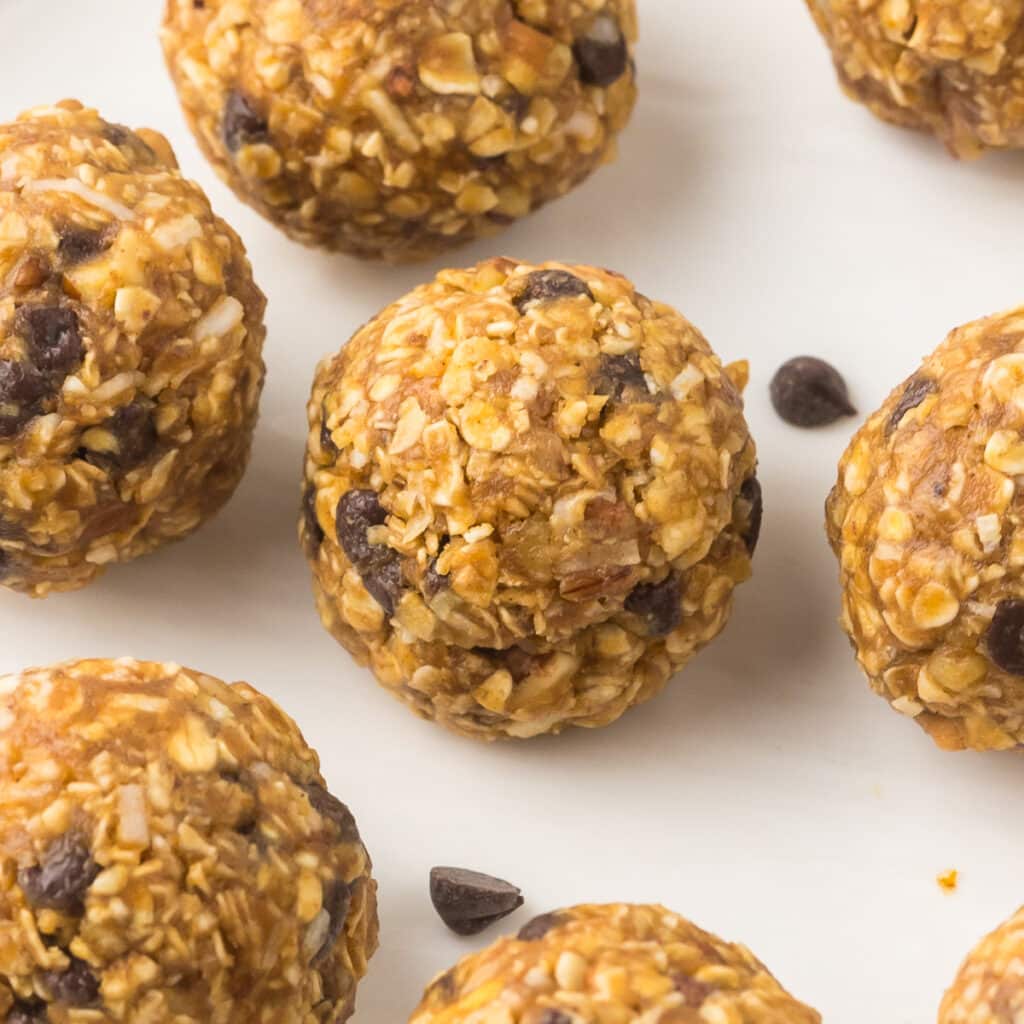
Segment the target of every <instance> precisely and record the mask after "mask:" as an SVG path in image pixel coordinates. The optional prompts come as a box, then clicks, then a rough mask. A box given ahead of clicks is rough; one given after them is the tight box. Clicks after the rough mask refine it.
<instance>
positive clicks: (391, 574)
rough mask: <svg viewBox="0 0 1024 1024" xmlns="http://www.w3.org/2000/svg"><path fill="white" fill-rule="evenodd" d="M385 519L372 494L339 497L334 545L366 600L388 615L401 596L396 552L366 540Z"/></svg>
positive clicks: (381, 506)
mask: <svg viewBox="0 0 1024 1024" xmlns="http://www.w3.org/2000/svg"><path fill="white" fill-rule="evenodd" d="M386 519H387V511H386V510H385V509H384V506H383V505H381V503H380V499H379V498H378V497H377V494H376V492H374V491H368V490H357V491H349V492H348V493H346V494H343V495H342V496H341V500H340V501H339V502H338V509H337V512H336V514H335V529H336V531H337V534H338V543H339V544H341V547H342V550H344V552H345V554H346V555H347V556H348V560H349V561H350V562H351V563H352V565H353V566H355V569H356V571H357V572H358V573H359V575H360V576H361V577H362V580H363V586H364V587H366V589H367V591H368V592H369V594H370V596H371V597H372V598H373V599H374V600H375V601H376V602H377V603H378V604H379V605H380V606H381V607H382V608H383V609H384V610H385V611H386V612H387V613H388V615H391V614H392V613H393V612H394V610H395V604H396V602H397V601H398V598H399V595H400V594H401V592H402V565H401V558H400V556H399V554H398V552H397V551H394V550H393V549H392V548H389V547H387V545H384V544H371V543H370V541H369V538H368V536H367V534H368V532H369V530H370V529H371V528H372V527H374V526H380V524H381V523H383V522H384V521H385V520H386Z"/></svg>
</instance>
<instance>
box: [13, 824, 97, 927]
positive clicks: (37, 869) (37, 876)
mask: <svg viewBox="0 0 1024 1024" xmlns="http://www.w3.org/2000/svg"><path fill="white" fill-rule="evenodd" d="M99 871H100V868H99V865H98V864H97V863H96V861H94V860H93V859H92V852H91V851H90V849H89V847H88V845H87V844H86V842H85V840H84V839H83V838H82V836H80V835H77V834H76V833H73V832H65V833H64V835H62V836H60V838H58V839H55V840H54V841H53V842H52V843H50V845H49V846H48V847H47V848H46V852H45V853H44V854H43V857H42V860H41V861H40V863H39V864H37V865H35V866H34V867H30V868H22V869H21V870H20V871H19V872H18V885H20V886H21V891H22V892H23V893H24V895H25V900H26V901H27V903H28V904H29V906H30V907H32V908H33V909H36V910H39V909H44V908H45V909H48V910H59V911H60V912H61V913H64V914H75V915H78V914H81V913H82V910H83V908H84V906H85V894H86V893H87V892H88V891H89V886H90V885H92V883H93V879H95V877H96V876H97V875H98V874H99Z"/></svg>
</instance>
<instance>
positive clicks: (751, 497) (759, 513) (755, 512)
mask: <svg viewBox="0 0 1024 1024" xmlns="http://www.w3.org/2000/svg"><path fill="white" fill-rule="evenodd" d="M740 497H741V498H742V499H743V500H744V501H745V502H747V503H748V504H749V505H750V512H749V514H748V516H747V529H746V531H745V533H744V534H743V540H744V541H745V542H746V545H747V551H749V552H750V554H753V553H754V550H755V549H756V548H757V541H758V538H759V537H760V536H761V520H762V518H763V517H764V499H763V497H762V495H761V483H760V481H759V480H758V479H757V477H756V476H750V477H747V479H746V480H744V481H743V486H742V487H740Z"/></svg>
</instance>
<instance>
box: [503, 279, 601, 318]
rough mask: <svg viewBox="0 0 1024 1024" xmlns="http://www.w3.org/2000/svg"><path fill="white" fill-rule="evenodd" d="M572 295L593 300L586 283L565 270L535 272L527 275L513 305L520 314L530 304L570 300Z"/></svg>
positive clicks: (592, 294)
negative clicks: (583, 296)
mask: <svg viewBox="0 0 1024 1024" xmlns="http://www.w3.org/2000/svg"><path fill="white" fill-rule="evenodd" d="M574 295H585V296H586V297H587V298H588V299H591V300H593V298H594V293H593V292H592V291H591V290H590V288H589V287H588V285H587V282H586V281H582V280H580V278H578V277H577V276H576V275H575V274H570V273H569V271H567V270H535V271H534V272H533V273H532V274H527V276H526V282H525V283H524V285H523V287H522V290H521V291H520V292H519V294H518V295H517V296H516V297H515V299H514V303H515V307H516V309H518V310H519V312H520V313H522V312H523V310H525V309H526V307H527V306H528V305H529V304H530V303H531V302H552V301H553V300H555V299H567V298H572V297H573V296H574Z"/></svg>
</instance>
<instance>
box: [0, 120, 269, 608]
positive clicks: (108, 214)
mask: <svg viewBox="0 0 1024 1024" xmlns="http://www.w3.org/2000/svg"><path fill="white" fill-rule="evenodd" d="M264 304H265V303H264V299H263V295H262V294H261V292H260V291H259V289H258V288H257V287H256V285H255V284H254V283H253V279H252V272H251V269H250V266H249V262H248V260H247V259H246V255H245V249H244V248H243V246H242V243H241V242H240V241H239V239H238V236H237V235H236V234H235V233H234V232H233V231H232V230H231V228H230V227H228V225H227V224H225V223H224V222H223V221H222V220H220V219H219V218H218V217H216V216H215V215H214V213H213V211H212V210H211V209H210V204H209V202H208V201H207V199H206V197H205V195H204V194H203V193H202V191H201V190H200V189H199V187H198V186H196V185H195V184H193V183H192V182H189V181H187V180H186V179H185V178H183V177H182V176H181V174H180V173H179V172H178V169H177V164H176V163H175V159H174V154H173V153H172V152H171V149H170V147H169V145H168V143H167V141H166V140H165V139H164V138H163V136H161V135H159V134H157V133H156V132H152V131H148V130H146V129H142V130H140V131H138V132H133V131H129V130H128V129H127V128H124V127H122V126H121V125H117V124H112V123H110V122H108V121H105V120H103V119H102V118H101V117H100V116H99V115H98V114H97V113H96V112H95V111H93V110H88V109H85V108H84V107H82V105H81V104H79V103H76V102H74V101H65V102H63V103H60V104H57V105H56V106H53V107H39V108H36V109H34V110H31V111H29V112H27V113H26V114H24V115H22V116H21V117H20V118H18V120H17V121H15V122H14V123H13V124H8V125H4V126H2V127H0V584H2V585H5V586H7V587H10V588H13V589H15V590H20V591H24V592H27V593H29V594H32V595H35V596H43V595H45V594H47V593H49V592H50V591H53V590H70V589H74V588H76V587H80V586H82V585H84V584H86V583H88V582H89V581H91V580H92V579H94V578H95V577H96V576H97V575H98V574H99V573H100V572H102V570H103V568H104V567H105V566H107V565H109V564H110V563H112V562H119V561H126V560H128V559H131V558H135V557H136V556H138V555H141V554H145V553H146V552H148V551H151V550H152V549H153V548H156V547H158V546H160V545H161V544H164V543H166V542H168V541H172V540H177V539H178V538H180V537H183V536H185V535H186V534H188V533H190V532H191V531H192V530H194V529H195V528H196V527H197V526H199V525H200V524H201V523H202V522H204V521H205V520H206V519H208V518H209V517H210V516H212V515H213V514H214V513H215V512H216V511H217V510H218V509H219V508H220V507H221V506H222V505H223V504H224V502H225V501H226V500H227V499H228V497H229V496H230V495H231V493H232V492H233V491H234V489H235V487H236V485H237V484H238V481H239V480H240V478H241V475H242V473H243V471H244V469H245V464H246V461H247V458H248V453H249V446H250V441H251V438H252V431H253V428H254V426H255V422H256V414H257V406H258V402H259V395H260V389H261V387H262V383H263V363H262V359H261V350H262V345H263V338H264V333H265V331H264V327H263V310H264Z"/></svg>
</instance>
